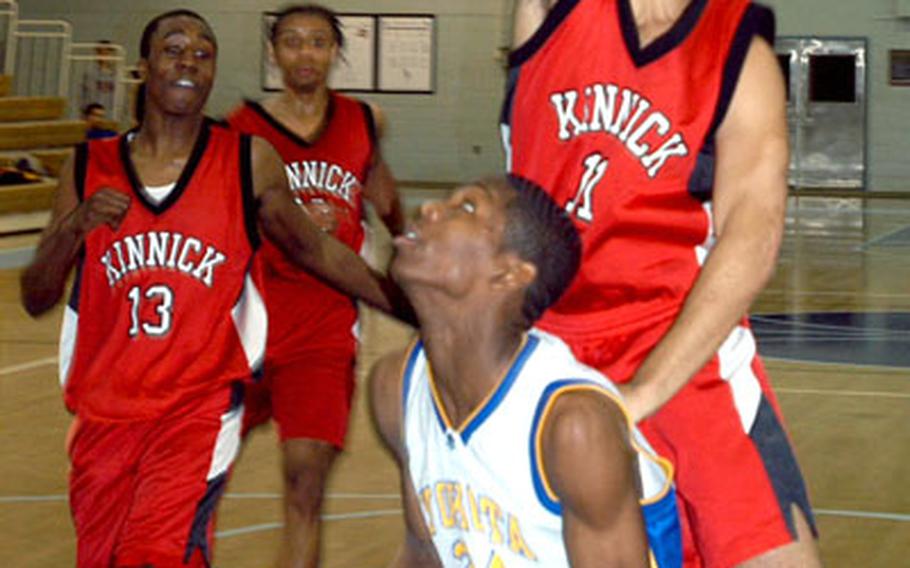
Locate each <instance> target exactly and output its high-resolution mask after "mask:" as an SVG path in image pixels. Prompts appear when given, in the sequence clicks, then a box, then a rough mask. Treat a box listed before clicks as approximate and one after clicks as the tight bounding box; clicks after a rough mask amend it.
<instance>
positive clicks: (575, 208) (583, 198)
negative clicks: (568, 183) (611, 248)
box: [566, 152, 610, 223]
mask: <svg viewBox="0 0 910 568" xmlns="http://www.w3.org/2000/svg"><path fill="white" fill-rule="evenodd" d="M582 163H583V165H584V168H585V171H584V173H583V174H582V176H581V183H580V184H578V193H576V194H575V198H574V199H572V200H571V201H569V202H568V203H566V212H567V213H568V214H569V215H575V216H576V217H578V219H579V220H581V221H584V222H585V223H591V222H592V221H594V204H593V203H594V195H593V194H594V188H596V187H597V184H599V183H600V180H602V179H603V177H604V174H606V173H607V168H608V167H609V166H610V160H608V159H607V158H606V157H604V156H601V155H600V154H598V153H597V152H594V153H593V154H591V155H589V156H588V157H587V158H585V160H584V162H582Z"/></svg>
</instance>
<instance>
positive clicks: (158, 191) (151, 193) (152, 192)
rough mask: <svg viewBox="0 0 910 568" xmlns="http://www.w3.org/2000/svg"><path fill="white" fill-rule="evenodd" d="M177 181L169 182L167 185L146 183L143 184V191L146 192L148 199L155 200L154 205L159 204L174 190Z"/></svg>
mask: <svg viewBox="0 0 910 568" xmlns="http://www.w3.org/2000/svg"><path fill="white" fill-rule="evenodd" d="M176 185H177V182H176V181H174V182H171V183H169V184H167V185H147V186H145V193H146V194H148V197H149V199H151V200H152V201H154V202H155V205H159V204H160V203H161V202H162V201H164V200H165V199H167V196H168V195H170V194H171V192H172V191H174V187H176Z"/></svg>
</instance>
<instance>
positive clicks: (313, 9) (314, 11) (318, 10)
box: [268, 4, 344, 48]
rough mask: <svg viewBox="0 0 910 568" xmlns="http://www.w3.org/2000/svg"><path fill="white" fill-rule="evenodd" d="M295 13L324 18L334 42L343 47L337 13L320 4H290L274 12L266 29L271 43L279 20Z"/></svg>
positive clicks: (342, 36) (273, 42)
mask: <svg viewBox="0 0 910 568" xmlns="http://www.w3.org/2000/svg"><path fill="white" fill-rule="evenodd" d="M297 14H300V15H304V16H316V17H319V18H322V19H323V20H325V21H326V22H327V23H328V24H329V26H331V28H332V35H333V36H334V38H335V43H336V44H338V47H339V48H342V47H344V34H343V33H341V20H339V19H338V14H336V13H335V11H334V10H332V9H331V8H326V7H325V6H322V5H320V4H291V5H289V6H285V7H284V8H282V9H281V10H280V11H278V12H276V13H275V21H274V22H272V25H271V27H270V28H269V30H268V32H269V41H270V42H272V45H275V38H276V37H277V35H278V30H279V28H280V27H281V22H283V21H284V20H285V19H287V18H289V17H290V16H294V15H297Z"/></svg>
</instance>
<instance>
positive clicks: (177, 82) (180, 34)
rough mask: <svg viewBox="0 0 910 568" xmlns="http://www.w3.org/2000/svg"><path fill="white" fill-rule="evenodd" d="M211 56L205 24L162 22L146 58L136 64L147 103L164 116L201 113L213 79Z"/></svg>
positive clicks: (183, 20) (213, 53)
mask: <svg viewBox="0 0 910 568" xmlns="http://www.w3.org/2000/svg"><path fill="white" fill-rule="evenodd" d="M215 56H216V48H215V40H214V37H213V35H212V31H211V30H210V29H209V28H208V26H206V25H205V23H203V22H200V21H199V20H197V19H196V18H191V17H188V16H175V17H173V18H167V19H166V20H163V21H162V22H161V23H160V24H159V25H158V29H157V30H156V32H155V35H154V36H153V37H152V42H151V51H150V53H149V57H148V59H147V60H143V61H141V62H140V66H142V67H143V68H144V69H145V73H146V89H147V96H148V101H149V103H150V104H155V105H156V106H157V107H158V108H160V109H161V110H162V111H164V112H165V113H166V114H175V115H192V114H199V113H201V112H202V109H203V107H204V106H205V102H206V100H207V99H208V97H209V93H210V92H211V90H212V83H213V82H214V80H215ZM143 64H144V65H143Z"/></svg>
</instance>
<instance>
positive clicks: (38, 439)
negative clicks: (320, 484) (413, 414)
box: [0, 195, 910, 568]
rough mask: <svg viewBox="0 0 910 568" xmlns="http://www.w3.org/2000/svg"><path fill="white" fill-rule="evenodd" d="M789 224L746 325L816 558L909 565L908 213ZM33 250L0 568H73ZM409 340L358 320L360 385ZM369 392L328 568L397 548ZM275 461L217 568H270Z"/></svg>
mask: <svg viewBox="0 0 910 568" xmlns="http://www.w3.org/2000/svg"><path fill="white" fill-rule="evenodd" d="M419 198H420V196H419V195H409V196H408V199H410V200H411V201H412V203H413V200H415V199H419ZM789 217H790V219H789V223H788V230H787V239H786V241H785V244H784V248H783V251H782V254H781V259H780V263H779V268H778V270H777V274H776V276H775V278H774V280H773V281H772V282H771V283H770V284H769V286H768V288H767V290H766V291H765V292H764V293H763V294H762V296H761V297H760V299H759V301H758V302H757V304H756V306H755V308H754V310H753V312H754V313H755V314H759V316H760V317H757V318H756V319H755V323H756V329H757V331H758V333H759V344H760V350H761V351H762V353H764V354H765V357H766V362H767V366H768V368H769V371H770V374H771V377H772V380H773V382H774V384H775V387H776V390H777V393H778V396H779V398H780V401H781V404H782V406H783V409H784V413H785V416H786V419H787V423H788V426H789V430H790V433H791V436H792V438H793V441H794V443H795V446H796V452H797V455H798V457H799V459H800V462H801V465H802V468H803V472H804V474H805V476H806V479H807V482H808V485H809V489H810V492H811V497H812V502H813V505H814V507H815V508H816V514H817V520H818V525H819V527H820V530H821V533H822V538H821V541H820V546H821V551H822V555H823V557H824V560H825V563H826V565H827V566H829V567H863V568H865V567H895V566H910V492H908V491H907V490H906V488H905V482H906V480H907V479H910V427H908V426H907V421H908V419H910V200H906V201H905V200H879V199H874V200H871V199H870V200H859V199H846V198H844V199H841V198H829V199H822V198H815V197H800V198H794V199H792V200H791V207H790V215H789ZM2 229H3V226H2V224H0V230H2ZM7 230H8V229H7ZM35 240H36V239H35V236H34V235H26V236H16V237H6V238H2V239H0V313H2V320H0V456H2V458H0V566H3V567H8V568H13V567H16V568H19V567H22V568H26V567H28V568H39V567H42V568H43V567H57V566H72V565H73V560H74V538H73V531H72V528H71V524H70V519H69V513H68V508H67V504H66V500H65V494H66V471H67V463H66V459H65V455H64V449H63V444H64V436H65V434H66V430H67V427H68V424H69V420H70V419H69V416H68V415H67V414H66V412H65V410H64V409H63V406H62V403H61V397H60V393H59V387H58V386H57V379H56V367H55V361H56V340H57V334H58V324H59V314H60V312H59V310H58V311H56V312H54V313H53V314H51V315H49V316H47V317H44V318H42V319H40V320H37V321H33V320H30V319H29V318H28V317H27V316H26V315H25V313H24V312H23V311H22V309H21V308H20V307H19V303H18V266H21V263H22V261H23V258H27V255H28V248H29V247H30V246H33V244H34V242H35ZM408 337H409V331H408V330H407V329H406V328H404V327H402V326H400V325H398V324H395V323H393V322H391V321H389V320H387V319H386V318H384V317H382V316H380V315H378V314H375V313H368V314H366V316H365V339H364V346H363V349H362V355H361V367H362V369H361V377H362V376H363V371H364V370H365V369H366V368H367V367H368V365H369V363H370V362H371V361H373V360H375V358H376V357H377V356H378V355H379V354H381V353H383V352H385V351H386V350H388V349H390V348H393V347H397V346H400V345H402V344H403V343H404V342H405V341H407V339H408ZM364 390H365V389H362V388H361V389H360V390H359V392H358V396H357V404H356V411H355V413H354V418H353V424H352V432H351V444H350V448H349V451H348V452H347V453H346V454H345V455H344V456H343V457H342V459H341V460H340V463H339V464H338V467H337V472H336V474H335V476H334V478H333V480H332V482H331V486H330V489H329V496H328V500H327V506H326V511H325V515H326V520H327V522H326V524H325V533H324V536H325V544H324V566H326V567H328V568H342V567H343V568H372V567H381V566H385V565H386V564H387V563H388V561H389V560H390V559H391V557H392V555H393V554H394V551H395V549H396V547H397V544H398V543H399V542H400V540H401V536H402V523H401V516H400V508H399V502H398V496H397V493H398V485H397V484H398V482H397V474H396V472H395V468H394V465H393V464H392V462H391V461H390V460H389V458H388V457H387V456H386V454H385V453H384V452H383V450H382V449H380V447H379V445H378V442H377V440H376V437H375V435H374V434H373V432H372V429H371V426H370V424H369V420H368V418H367V413H366V404H365V401H364V399H363V394H364ZM277 450H278V448H277V444H276V442H275V437H274V432H273V431H272V430H271V429H266V430H262V431H259V432H257V433H254V435H253V436H252V438H251V439H250V440H249V441H248V443H247V444H246V447H245V449H244V451H243V454H242V456H241V458H240V461H239V464H238V466H237V468H236V471H235V475H234V478H233V480H232V482H231V485H230V487H229V489H228V494H227V496H226V498H225V499H224V501H223V502H222V505H221V509H220V515H219V518H218V540H217V551H216V564H217V566H219V567H220V568H248V567H250V568H252V567H263V566H268V565H270V564H271V560H272V558H273V556H274V551H275V549H276V546H277V543H278V538H279V535H280V524H281V509H280V503H281V502H280V491H281V482H280V478H279V475H278V451H277Z"/></svg>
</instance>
